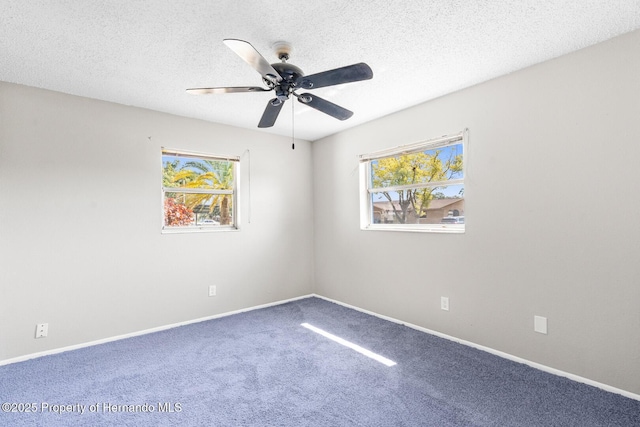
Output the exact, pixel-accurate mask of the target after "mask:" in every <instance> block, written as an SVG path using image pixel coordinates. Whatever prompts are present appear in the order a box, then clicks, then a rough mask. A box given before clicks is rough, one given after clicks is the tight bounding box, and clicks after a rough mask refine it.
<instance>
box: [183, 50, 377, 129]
mask: <svg viewBox="0 0 640 427" xmlns="http://www.w3.org/2000/svg"><path fill="white" fill-rule="evenodd" d="M223 42H224V44H226V45H227V46H228V47H229V48H230V49H231V50H233V51H234V52H235V53H236V54H237V55H238V56H240V58H242V59H243V60H244V61H245V62H247V63H248V64H249V65H251V66H252V67H253V68H255V70H256V71H257V72H259V73H260V75H261V76H262V81H263V82H264V84H265V85H266V86H267V87H266V88H265V87H261V86H239V87H209V88H193V89H187V92H188V93H191V94H197V95H198V94H218V93H235V92H239V93H242V92H269V91H272V90H274V91H275V95H276V97H275V98H273V99H272V100H270V101H269V103H268V104H267V108H266V109H265V110H264V113H263V114H262V118H261V119H260V123H259V124H258V127H259V128H267V127H271V126H273V124H274V123H275V121H276V119H277V118H278V114H279V113H280V110H281V109H282V106H283V105H284V102H285V101H286V100H288V99H289V97H290V96H291V95H293V96H295V97H296V98H298V101H299V102H301V103H303V104H306V105H308V106H309V107H312V108H315V109H316V110H318V111H321V112H323V113H325V114H328V115H330V116H332V117H335V118H336V119H338V120H346V119H348V118H349V117H351V116H352V115H353V112H352V111H349V110H347V109H346V108H343V107H341V106H339V105H336V104H334V103H332V102H329V101H327V100H326V99H323V98H320V97H319V96H316V95H312V94H310V93H300V94H298V93H296V91H297V90H303V89H304V90H311V89H317V88H321V87H326V86H333V85H339V84H343V83H350V82H357V81H360V80H368V79H370V78H372V77H373V72H372V71H371V68H370V67H369V66H368V65H367V64H365V63H364V62H361V63H358V64H353V65H348V66H346V67H341V68H336V69H333V70H328V71H323V72H321V73H316V74H311V75H309V76H305V75H304V73H303V72H302V70H301V69H300V68H298V67H296V66H295V65H293V64H289V63H287V60H288V59H289V53H290V51H291V46H290V45H289V44H288V43H286V42H279V43H276V45H275V49H276V53H277V54H278V58H279V59H280V60H281V61H282V62H277V63H274V64H269V62H267V60H266V59H264V57H263V56H262V55H260V53H259V52H258V51H257V50H256V49H255V48H254V47H253V46H252V45H251V43H249V42H246V41H244V40H237V39H225V40H224V41H223Z"/></svg>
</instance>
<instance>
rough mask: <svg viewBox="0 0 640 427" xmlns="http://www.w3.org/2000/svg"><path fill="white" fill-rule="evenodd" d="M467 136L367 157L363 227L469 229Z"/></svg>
mask: <svg viewBox="0 0 640 427" xmlns="http://www.w3.org/2000/svg"><path fill="white" fill-rule="evenodd" d="M466 135H467V132H466V131H464V132H460V133H458V134H455V135H451V136H444V137H441V138H437V139H433V140H429V141H423V142H419V143H416V144H411V145H405V146H400V147H394V148H390V149H388V150H384V151H379V152H375V153H370V154H363V155H361V156H360V225H361V228H362V229H363V230H396V231H423V232H424V231H426V232H429V231H431V232H452V233H463V232H464V231H465V225H464V211H465V200H464V151H465V146H466V140H467V136H466Z"/></svg>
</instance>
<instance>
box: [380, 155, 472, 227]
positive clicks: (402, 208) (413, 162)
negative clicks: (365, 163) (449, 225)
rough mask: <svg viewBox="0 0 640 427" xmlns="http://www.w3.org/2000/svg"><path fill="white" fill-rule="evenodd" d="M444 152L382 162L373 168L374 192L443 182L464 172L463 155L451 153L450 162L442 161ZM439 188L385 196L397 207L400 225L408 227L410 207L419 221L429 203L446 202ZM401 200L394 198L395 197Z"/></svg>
mask: <svg viewBox="0 0 640 427" xmlns="http://www.w3.org/2000/svg"><path fill="white" fill-rule="evenodd" d="M441 154H442V150H433V151H425V152H419V153H411V154H402V155H398V156H394V157H387V158H383V159H378V160H376V161H374V162H372V164H371V172H372V184H373V187H374V188H389V187H398V186H405V185H415V184H425V183H430V182H434V183H435V182H442V181H447V180H449V179H451V178H452V177H455V176H456V175H457V174H459V173H461V172H462V166H463V163H462V154H454V153H453V152H452V151H451V154H450V156H449V158H447V159H442V158H441ZM438 188H439V187H426V188H405V189H398V190H395V191H385V192H382V194H383V195H384V196H385V198H386V199H387V200H388V201H389V202H390V203H391V205H392V206H393V212H394V216H395V218H396V221H397V222H399V223H401V224H405V223H406V222H407V220H408V211H409V207H412V208H413V212H414V213H415V215H416V218H418V217H420V216H421V215H423V214H426V210H427V209H428V207H429V203H430V202H431V200H433V199H434V198H443V197H444V195H443V194H442V192H437V191H436V190H437V189H438ZM391 193H393V194H394V195H397V198H394V197H392V194H391Z"/></svg>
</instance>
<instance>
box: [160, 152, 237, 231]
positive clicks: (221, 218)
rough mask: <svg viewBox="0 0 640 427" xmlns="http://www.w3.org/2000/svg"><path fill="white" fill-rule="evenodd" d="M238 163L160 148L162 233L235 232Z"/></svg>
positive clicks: (231, 158) (232, 160)
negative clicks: (162, 209) (162, 208)
mask: <svg viewBox="0 0 640 427" xmlns="http://www.w3.org/2000/svg"><path fill="white" fill-rule="evenodd" d="M239 160H240V158H239V157H220V156H212V155H206V154H197V153H188V152H184V151H175V150H168V149H162V202H163V207H164V219H163V224H162V231H163V232H185V231H186V232H190V231H218V230H235V229H237V228H238V176H239V173H238V170H239Z"/></svg>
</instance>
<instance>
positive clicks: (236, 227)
mask: <svg viewBox="0 0 640 427" xmlns="http://www.w3.org/2000/svg"><path fill="white" fill-rule="evenodd" d="M160 152H161V156H160V163H161V166H162V167H164V164H162V156H167V155H169V156H171V155H174V156H180V157H193V158H198V159H202V158H206V159H212V160H226V161H230V162H232V163H233V189H232V190H207V189H195V188H178V189H179V191H175V190H176V188H173V187H171V188H169V187H168V188H165V187H164V186H163V185H160V227H161V228H160V230H161V233H162V234H181V233H218V232H225V231H240V203H239V201H240V156H219V155H215V154H210V153H200V152H195V151H185V150H176V149H172V148H165V147H161V151H160ZM162 167H161V169H160V174H161V175H160V182H161V183H162ZM166 190H174V192H176V193H205V194H232V195H234V197H233V201H234V203H233V225H220V226H214V227H211V226H197V225H194V226H189V227H166V226H165V225H164V193H165V191H166Z"/></svg>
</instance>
